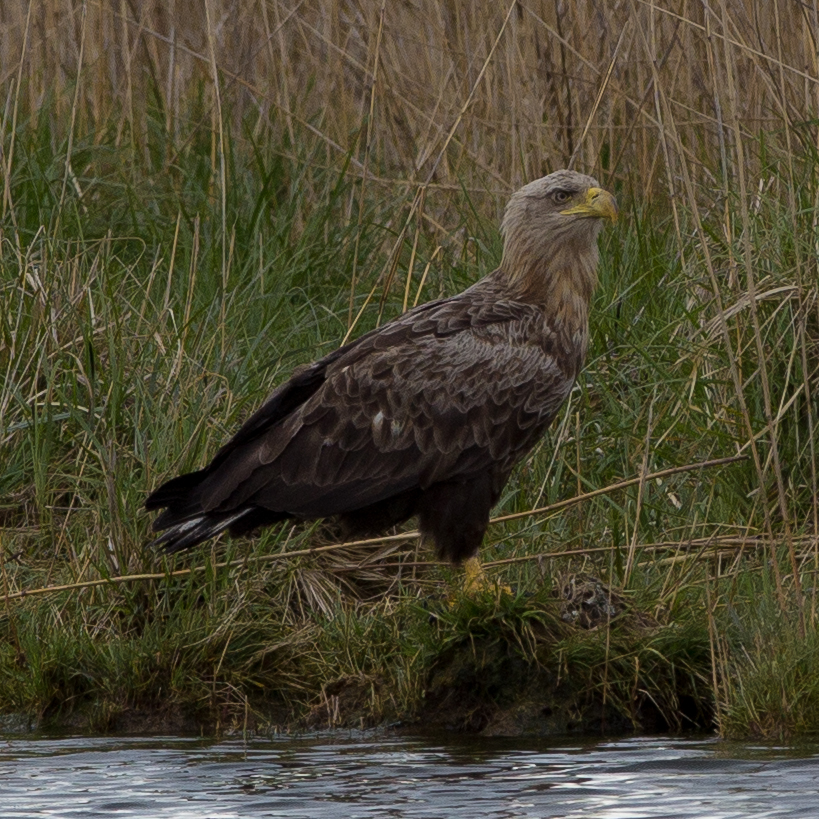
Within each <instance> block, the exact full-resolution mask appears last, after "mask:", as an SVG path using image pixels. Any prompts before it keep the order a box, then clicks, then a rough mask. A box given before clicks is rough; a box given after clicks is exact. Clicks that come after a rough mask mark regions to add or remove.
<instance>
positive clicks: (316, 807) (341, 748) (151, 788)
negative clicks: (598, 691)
mask: <svg viewBox="0 0 819 819" xmlns="http://www.w3.org/2000/svg"><path fill="white" fill-rule="evenodd" d="M38 816H50V817H105V818H106V819H109V817H129V816H139V817H175V818H176V817H179V818H180V819H182V818H184V817H196V819H239V817H241V818H242V819H245V817H292V818H293V819H296V818H297V817H298V819H302V817H303V818H304V819H320V818H321V817H328V818H329V817H424V819H433V818H434V819H443V818H444V817H446V818H447V819H450V817H464V818H466V817H469V819H474V817H509V818H510V819H511V817H515V819H517V817H526V819H529V817H538V819H542V818H543V817H583V819H596V818H597V817H600V819H603V817H605V819H641V817H669V818H670V817H697V819H717V817H719V819H723V818H725V819H727V817H732V818H733V817H736V818H737V819H748V817H781V816H793V817H797V816H798V817H805V818H809V817H819V745H817V744H814V745H802V746H798V747H782V746H780V747H760V746H754V745H747V744H746V745H743V744H737V743H726V742H720V741H718V740H675V739H662V738H656V737H655V738H650V739H625V740H618V741H609V742H593V743H589V742H573V743H566V742H563V743H555V742H553V741H550V740H545V739H544V740H537V741H532V740H529V741H524V740H515V741H514V742H513V741H509V740H504V741H501V740H488V739H474V738H473V739H469V740H464V739H457V738H449V737H448V738H445V739H442V738H440V737H435V738H429V737H420V738H407V737H395V736H392V735H384V734H380V735H379V734H360V735H357V736H352V735H334V736H332V737H330V738H328V737H327V736H321V737H308V738H297V739H293V738H271V739H260V738H253V739H250V740H248V741H247V743H244V742H243V741H242V740H222V741H212V740H202V739H186V738H178V737H149V738H146V737H125V738H122V737H120V738H111V737H100V738H89V737H67V738H56V739H55V738H28V737H26V738H23V737H14V736H10V737H5V738H4V737H1V736H0V817H27V818H28V817H38Z"/></svg>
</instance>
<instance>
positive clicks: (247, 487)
mask: <svg viewBox="0 0 819 819" xmlns="http://www.w3.org/2000/svg"><path fill="white" fill-rule="evenodd" d="M616 213H617V208H616V204H615V201H614V198H613V197H612V196H611V194H610V193H608V192H607V191H604V190H601V189H600V188H599V187H598V186H597V182H596V181H595V180H594V179H592V178H591V177H588V176H583V175H582V174H579V173H575V172H573V171H557V172H556V173H553V174H550V175H549V176H546V177H544V178H542V179H538V180H536V181H535V182H531V183H530V184H528V185H526V186H525V187H523V188H521V189H520V190H519V191H517V192H516V193H515V194H514V195H513V196H512V198H511V200H510V201H509V204H508V205H507V207H506V213H505V216H504V219H503V224H502V232H503V235H504V250H503V260H502V261H501V264H500V267H499V268H498V269H497V270H495V271H494V272H493V273H490V274H489V275H488V276H487V277H486V278H484V279H482V280H481V281H479V282H478V283H477V284H475V285H473V286H472V287H470V288H469V289H468V290H466V291H464V292H463V293H461V294H459V295H457V296H454V297H452V298H449V299H442V300H439V301H433V302H429V303H428V304H423V305H421V306H420V307H416V308H414V309H413V310H410V311H408V312H407V313H405V314H404V315H402V316H399V317H398V318H396V319H394V320H393V321H391V322H389V323H388V324H385V325H384V326H382V327H379V328H378V329H377V330H373V331H372V332H370V333H367V334H365V335H363V336H361V337H360V338H359V339H357V340H356V341H353V342H351V343H350V344H346V345H345V346H343V347H341V348H339V349H338V350H336V351H335V352H332V353H330V354H329V355H327V356H325V357H324V358H322V359H320V360H319V361H316V362H315V363H314V364H312V365H311V366H309V367H307V368H305V369H303V370H301V371H300V372H298V373H297V374H294V375H293V376H292V377H291V378H290V379H289V380H288V381H286V382H285V383H284V384H282V385H281V386H280V387H279V388H278V389H276V390H275V391H274V392H273V394H272V395H271V396H270V397H269V398H268V399H267V401H266V402H265V403H264V404H263V405H262V406H261V408H260V409H259V410H258V411H257V412H256V413H255V414H254V415H253V416H252V417H251V418H250V419H249V420H248V421H247V422H246V423H245V424H244V426H242V428H241V429H240V430H239V431H238V432H237V433H236V435H235V436H234V437H233V438H232V439H231V440H230V441H229V442H228V443H227V444H225V445H224V446H223V447H222V448H221V449H220V450H219V452H217V453H216V457H215V458H214V459H213V461H211V463H210V464H209V465H208V466H206V467H205V468H204V469H202V470H200V471H198V472H193V473H190V474H187V475H182V476H180V477H178V478H174V479H173V480H171V481H169V482H168V483H166V484H164V485H163V486H161V487H160V488H159V489H157V490H156V491H155V492H154V493H153V494H152V495H151V496H150V497H149V498H148V500H147V501H146V503H145V507H146V509H149V510H153V509H162V508H164V511H163V512H162V514H160V515H159V517H158V518H157V519H156V520H155V521H154V525H153V528H154V531H163V530H164V534H162V535H161V536H160V537H159V538H158V539H157V541H156V543H158V544H164V547H165V549H166V550H167V551H169V552H176V551H179V550H181V549H186V548H188V547H190V546H194V545H196V544H197V543H201V542H202V541H204V540H207V539H208V538H210V537H213V536H214V535H216V534H218V533H219V532H221V531H223V530H225V529H227V531H228V532H230V533H231V534H233V535H241V534H245V533H247V532H250V531H252V530H254V529H257V528H259V527H261V526H266V525H268V524H271V523H275V522H277V521H281V520H285V519H289V518H295V519H298V520H309V519H315V518H326V517H335V518H337V519H339V520H340V522H341V523H342V524H343V525H344V526H345V528H346V530H347V531H350V532H356V533H376V532H378V531H381V530H383V529H385V528H387V527H389V526H391V525H393V524H396V523H399V522H402V521H404V520H407V519H408V518H410V517H412V516H413V515H417V516H418V519H419V525H420V528H421V531H422V532H424V533H425V534H426V535H430V536H431V537H432V538H433V540H434V542H435V545H436V547H437V550H438V553H439V555H440V556H441V557H446V558H448V559H450V560H452V561H454V562H456V563H458V562H461V561H463V560H464V559H466V558H469V557H472V556H473V555H475V553H476V552H477V550H478V547H479V546H480V544H481V541H482V539H483V536H484V532H485V531H486V527H487V523H488V521H489V512H490V509H491V508H492V506H493V505H494V504H495V503H496V502H497V500H498V498H499V497H500V493H501V490H502V489H503V487H504V485H505V484H506V481H507V480H508V478H509V475H510V473H511V471H512V469H513V467H514V466H515V464H517V463H518V462H519V461H520V460H521V459H522V458H523V457H524V456H525V455H526V453H527V452H529V451H530V450H531V449H532V447H533V446H534V445H535V443H536V442H537V441H538V440H539V439H540V437H541V436H542V435H543V433H544V432H545V431H546V429H547V427H548V426H549V424H551V422H552V420H553V419H554V417H555V415H556V414H557V412H558V409H559V408H560V405H561V404H562V403H563V401H564V400H565V399H566V397H567V396H568V394H569V391H570V390H571V388H572V385H573V384H574V381H575V378H576V377H577V374H578V372H579V371H580V368H581V366H582V365H583V360H584V358H585V355H586V346H587V341H588V309H589V302H590V299H591V296H592V292H593V291H594V288H595V285H596V283H597V274H596V269H597V258H598V254H597V235H598V233H599V231H600V227H601V225H602V220H603V219H605V218H610V219H612V220H614V219H615V218H616Z"/></svg>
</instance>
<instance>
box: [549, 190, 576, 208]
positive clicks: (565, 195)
mask: <svg viewBox="0 0 819 819" xmlns="http://www.w3.org/2000/svg"><path fill="white" fill-rule="evenodd" d="M571 198H572V195H571V193H569V191H555V192H554V193H553V194H552V201H553V202H554V203H555V204H556V205H564V204H566V202H568V201H569V200H570V199H571Z"/></svg>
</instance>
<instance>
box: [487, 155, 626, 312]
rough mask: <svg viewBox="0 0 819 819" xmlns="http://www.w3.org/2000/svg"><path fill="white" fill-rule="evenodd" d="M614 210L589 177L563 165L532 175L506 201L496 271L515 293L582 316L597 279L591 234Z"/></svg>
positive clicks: (611, 201) (594, 236)
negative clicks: (539, 177) (502, 240)
mask: <svg viewBox="0 0 819 819" xmlns="http://www.w3.org/2000/svg"><path fill="white" fill-rule="evenodd" d="M616 215H617V205H616V203H615V200H614V197H613V196H612V195H611V194H610V193H609V192H608V191H605V190H602V189H601V188H600V187H599V184H598V182H597V180H596V179H594V178H593V177H591V176H586V175H585V174H581V173H577V172H576V171H565V170H564V171H555V172H554V173H551V174H549V175H548V176H544V177H543V178H542V179H536V180H535V181H534V182H530V183H529V184H528V185H524V186H523V187H522V188H521V189H520V190H518V191H516V192H515V193H514V194H512V198H511V199H510V200H509V204H508V205H507V206H506V211H505V214H504V217H503V222H502V224H501V232H502V233H503V239H504V244H503V260H502V261H501V266H500V269H499V271H498V274H499V275H501V276H502V277H503V278H504V279H505V280H506V281H507V282H508V283H509V284H510V285H511V286H512V288H513V290H514V291H515V292H516V293H517V294H518V295H519V297H520V298H523V299H525V300H527V301H534V302H537V303H541V304H543V305H544V306H546V307H551V310H550V312H551V311H556V312H558V313H567V315H566V318H569V315H568V314H577V315H576V318H577V319H581V318H582V319H583V320H585V315H586V314H587V312H588V303H589V300H590V299H591V295H592V293H593V292H594V288H595V286H596V284H597V260H598V253H597V236H598V234H599V233H600V230H601V228H602V226H603V219H607V218H608V219H612V220H614V219H615V218H616ZM581 313H582V316H581V315H580V314H581Z"/></svg>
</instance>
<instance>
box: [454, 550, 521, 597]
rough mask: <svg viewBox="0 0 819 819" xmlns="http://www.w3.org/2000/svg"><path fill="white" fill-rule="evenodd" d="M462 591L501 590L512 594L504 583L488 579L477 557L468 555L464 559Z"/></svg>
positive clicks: (474, 592) (471, 592) (468, 592)
mask: <svg viewBox="0 0 819 819" xmlns="http://www.w3.org/2000/svg"><path fill="white" fill-rule="evenodd" d="M464 591H465V592H466V593H467V594H477V593H479V592H482V591H501V592H503V593H505V594H512V589H510V588H509V586H507V585H506V584H505V583H504V584H503V585H500V584H499V583H498V582H497V581H496V580H490V579H489V578H488V577H487V576H486V572H484V570H483V566H481V561H480V560H478V558H477V557H470V558H469V559H468V560H466V561H464Z"/></svg>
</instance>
